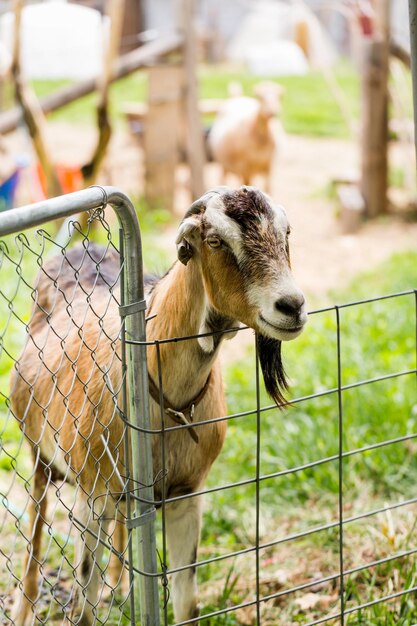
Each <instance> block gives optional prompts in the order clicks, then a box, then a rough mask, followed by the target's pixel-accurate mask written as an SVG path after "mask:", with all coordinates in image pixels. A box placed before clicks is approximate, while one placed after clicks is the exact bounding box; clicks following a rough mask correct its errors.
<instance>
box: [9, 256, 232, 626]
mask: <svg viewBox="0 0 417 626" xmlns="http://www.w3.org/2000/svg"><path fill="white" fill-rule="evenodd" d="M89 255H92V256H93V257H94V258H95V259H100V258H101V257H102V256H103V251H101V250H100V249H98V248H97V247H96V246H91V247H90V249H89ZM89 255H87V256H85V255H84V254H83V253H82V249H81V248H75V249H73V250H72V251H70V252H69V253H68V254H67V257H66V259H68V261H69V263H68V262H67V260H65V261H63V259H62V257H61V258H59V257H56V258H54V259H51V261H49V262H48V263H47V264H46V265H45V266H44V268H43V271H42V272H41V274H40V278H39V282H38V286H37V293H38V299H37V301H36V304H35V307H34V312H33V316H32V319H31V322H30V325H29V335H28V339H27V343H26V346H25V349H24V351H23V353H22V356H21V358H20V360H19V367H18V370H16V371H15V373H14V374H13V377H12V389H13V393H12V399H13V401H12V409H13V412H14V414H15V416H16V417H17V418H18V420H19V422H20V424H21V428H22V430H23V432H24V434H25V436H26V437H27V438H28V439H29V441H30V442H31V445H32V448H33V451H34V457H35V458H36V456H37V455H39V456H40V463H41V465H40V470H39V471H37V473H36V475H35V482H36V485H35V487H34V493H36V494H37V496H36V499H37V501H42V502H43V504H44V506H46V488H47V484H46V486H45V485H44V487H43V488H42V486H41V483H42V481H43V482H45V479H44V476H45V473H46V475H49V476H50V478H51V479H52V480H56V479H65V480H67V481H68V482H70V483H72V484H76V485H79V486H81V490H80V493H79V496H80V499H81V501H83V500H89V499H91V500H93V511H94V514H95V516H102V517H105V518H114V517H116V515H117V508H118V506H119V503H118V501H119V500H120V492H121V484H120V479H119V477H118V474H119V475H121V476H125V475H126V469H125V463H124V445H123V443H124V429H125V426H124V423H123V421H122V420H121V418H120V416H119V414H118V411H117V409H116V406H117V398H118V396H119V397H120V390H121V384H122V370H121V358H120V339H119V335H120V326H121V322H120V316H119V312H118V306H117V296H118V294H117V290H116V293H114V291H115V290H113V293H114V296H116V298H115V297H114V296H113V295H109V285H115V284H116V279H117V275H118V257H117V256H116V255H114V254H112V255H110V257H107V258H106V257H104V261H102V262H101V263H100V273H99V274H97V264H96V262H95V260H93V259H91V258H90V256H89ZM74 268H75V269H74ZM171 272H175V273H179V274H180V275H181V274H183V273H184V272H186V269H185V268H183V267H182V266H180V265H179V264H177V265H176V267H174V268H172V270H171ZM103 275H104V276H105V279H103ZM178 281H179V282H180V283H182V284H181V291H180V292H179V293H180V294H181V298H180V299H181V300H182V302H178V301H177V300H176V298H175V297H174V296H173V295H172V294H169V293H166V291H167V288H166V286H165V283H166V282H168V283H169V284H170V285H171V284H172V276H170V277H169V279H168V277H165V279H161V281H160V282H159V283H158V284H157V285H156V286H155V287H154V288H153V291H152V294H151V297H150V301H151V305H150V315H152V313H153V312H154V311H155V312H157V311H158V307H159V303H160V302H161V300H163V301H164V307H165V310H164V315H158V313H157V317H156V318H155V320H154V321H152V322H150V323H149V324H148V327H149V332H148V340H149V341H152V340H153V339H162V338H166V337H175V336H180V335H181V334H184V333H183V331H184V328H185V329H186V333H187V334H196V333H198V330H199V324H200V319H199V317H198V311H197V312H196V310H195V307H192V306H191V307H189V306H188V305H187V304H186V300H184V299H183V296H185V297H186V296H187V291H188V289H189V288H187V283H188V282H189V281H188V280H186V281H184V280H182V279H181V277H180V276H178V278H177V282H176V284H177V285H178ZM190 287H191V289H194V290H195V289H196V285H195V284H194V281H193V280H191V286H190ZM93 290H94V297H93V303H92V302H91V298H90V296H91V294H92V292H93ZM195 295H196V294H195V292H194V297H195ZM69 302H70V303H71V304H70V305H69V304H68V303H69ZM97 307H98V308H97ZM167 307H171V308H172V311H169V310H167ZM178 307H181V308H182V309H184V310H187V311H188V313H189V319H188V323H186V324H185V327H184V326H183V329H182V331H181V328H176V326H175V320H176V319H178V313H179V311H178ZM180 317H181V316H180ZM184 318H185V320H186V319H187V315H186V314H185V315H184ZM183 322H184V319H183ZM173 353H174V354H173ZM148 358H149V374H150V376H151V377H152V378H153V380H156V381H157V380H158V366H157V362H156V354H155V351H154V349H152V348H150V349H149V356H148ZM171 363H175V368H172V367H170V364H171ZM161 365H162V367H161V371H162V375H163V377H164V394H165V396H166V397H167V398H169V399H170V401H171V402H172V403H173V404H174V405H175V406H179V407H181V406H183V405H185V404H186V403H187V402H188V401H190V400H191V399H192V398H193V397H194V396H195V395H196V393H197V392H198V390H199V389H201V387H202V386H203V384H204V381H205V380H207V378H208V376H209V374H210V383H209V385H208V389H207V392H206V394H205V396H204V398H203V399H202V401H201V402H200V403H199V404H198V406H197V407H196V409H195V413H194V416H193V421H194V422H200V421H204V420H206V419H210V418H212V417H221V416H223V415H225V413H226V407H225V400H224V393H223V384H222V380H221V372H220V368H219V365H218V363H217V362H216V361H214V360H213V357H211V358H210V357H207V356H206V355H204V353H203V352H202V350H201V349H200V348H199V347H198V346H197V343H196V341H194V342H193V345H192V346H190V345H185V344H184V343H182V342H180V343H173V344H171V345H167V346H164V347H161ZM196 373H197V374H196ZM150 406H151V425H152V428H154V429H155V430H160V429H161V411H160V407H159V405H158V404H157V403H156V402H155V401H154V400H151V404H150ZM165 419H166V418H165ZM169 426H175V423H174V422H171V421H170V420H169V418H168V419H166V421H165V427H167V428H168V427H169ZM225 430H226V428H225V423H224V422H218V423H214V424H207V425H205V426H202V427H199V428H198V437H199V443H198V445H196V443H195V442H194V441H193V440H192V439H191V437H190V436H189V433H188V432H187V431H186V430H184V429H179V430H176V431H173V432H169V431H168V432H167V433H165V458H164V459H162V454H161V442H160V437H159V436H158V435H155V436H154V442H153V460H154V475H155V478H157V477H159V479H160V477H161V475H162V474H161V470H164V472H166V478H165V481H164V487H165V497H175V496H180V495H186V494H190V493H192V492H194V491H197V490H199V489H200V488H201V487H202V485H203V483H204V480H205V478H206V476H207V473H208V471H209V469H210V466H211V464H212V462H213V461H214V459H215V458H216V456H217V455H218V453H219V451H220V449H221V447H222V444H223V440H224V436H225ZM103 436H104V439H105V440H106V444H107V445H106V447H105V446H104V443H103V439H102V437H103ZM106 448H107V449H106ZM108 452H110V454H111V457H112V458H110V456H109V454H108ZM112 460H115V461H116V463H117V466H118V473H116V472H115V471H114V465H113V461H112ZM97 496H101V497H97ZM102 496H105V497H102ZM155 496H156V499H157V500H158V499H160V498H161V497H162V483H161V480H157V481H156V484H155ZM195 500H196V502H195V505H194V508H195V509H197V510H198V509H199V503H198V502H197V499H195ZM32 504H33V505H35V502H33V503H32ZM83 506H84V508H86V506H87V505H86V504H83V502H80V507H79V508H80V509H82V507H83ZM171 508H172V509H176V510H177V509H178V508H180V505H177V506H176V507H174V506H171ZM188 508H190V507H188ZM80 515H81V516H82V513H81V514H80ZM86 516H87V517H88V511H86ZM197 518H199V514H196V519H197ZM41 522H42V520H39V519H38V521H37V523H38V524H39V523H41ZM198 532H199V523H198V519H197V521H196V524H195V525H194V530H193V532H192V533H191V531H190V530H189V531H188V532H187V536H188V540H190V539H191V537H192V536H194V537H195V539H194V541H192V542H191V553H192V552H193V551H194V552H195V551H196V547H197V546H196V543H197V537H198ZM38 534H39V533H38ZM172 534H173V538H172V541H171V550H175V544H176V542H177V540H178V539H177V535H178V531H176V532H174V533H172ZM39 544H40V541H39ZM84 549H85V551H86V552H87V557H90V556H91V555H90V554H89V553H88V548H84ZM191 556H192V554H191ZM81 558H82V557H81ZM184 558H185V560H184ZM187 558H188V556H187V554H185V555H183V554H179V555H178V556H177V561H176V563H175V565H176V566H180V565H184V564H186V563H187V562H190V561H191V558H190V559H189V561H187ZM82 569H83V568H82V567H81V568H80V571H81V570H82ZM84 569H86V568H84ZM90 569H91V564H90ZM117 576H119V574H117ZM187 576H188V574H187ZM119 577H120V576H119ZM182 577H184V575H182ZM180 578H181V575H180ZM83 579H85V576H84V577H82V573H80V583H81V584H80V586H81V587H82V586H83V585H84V582H83ZM180 582H181V581H180ZM28 585H29V587H30V588H32V589H34V585H33V582H32V581H31V580H30V581H28ZM85 586H87V583H86V584H85ZM29 587H28V588H29ZM29 597H30V594H29ZM189 602H191V603H195V600H194V598H193V597H190V598H189ZM86 608H87V609H88V608H89V607H86ZM90 608H91V607H90ZM28 610H30V607H29V606H28V607H27V611H26V619H27V615H29V613H28ZM188 614H189V613H188ZM180 616H181V614H180ZM16 623H19V622H18V621H16ZM21 623H22V624H25V623H26V622H25V621H24V620H23V621H22V622H21ZM86 623H89V622H86Z"/></svg>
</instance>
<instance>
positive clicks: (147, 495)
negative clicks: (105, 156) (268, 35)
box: [0, 190, 417, 626]
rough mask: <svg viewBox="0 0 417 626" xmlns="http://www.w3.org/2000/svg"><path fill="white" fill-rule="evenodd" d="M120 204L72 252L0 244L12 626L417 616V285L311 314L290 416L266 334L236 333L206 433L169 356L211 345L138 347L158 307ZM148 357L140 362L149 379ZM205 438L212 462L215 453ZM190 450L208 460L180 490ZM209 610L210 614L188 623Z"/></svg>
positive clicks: (64, 247)
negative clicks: (267, 370) (262, 347)
mask: <svg viewBox="0 0 417 626" xmlns="http://www.w3.org/2000/svg"><path fill="white" fill-rule="evenodd" d="M97 193H98V197H99V199H100V194H99V190H98V191H97ZM105 200H106V198H104V199H103V200H102V201H101V203H100V202H97V198H95V200H94V202H95V204H96V205H98V206H97V207H96V208H98V209H99V211H98V212H95V213H94V215H92V216H91V217H90V220H89V221H88V222H87V225H86V226H85V227H84V228H82V227H81V226H79V225H78V224H77V222H75V225H74V226H73V228H72V232H71V233H70V234H69V235H68V237H66V238H65V240H64V241H61V242H59V243H58V242H57V239H56V237H55V236H52V235H50V234H48V227H45V230H43V229H41V230H39V229H38V230H35V231H33V232H30V233H28V234H20V235H18V236H17V237H16V236H15V235H13V236H12V237H10V238H6V239H5V238H4V237H3V242H2V245H1V274H0V275H1V277H2V280H1V288H0V309H1V311H2V313H1V316H0V323H1V338H2V339H1V356H0V376H1V450H0V492H1V517H0V615H1V619H2V621H3V623H5V624H9V623H15V624H32V623H33V624H36V623H48V624H60V623H72V624H77V623H78V624H84V623H96V624H128V623H132V624H135V623H136V624H138V623H142V624H145V623H146V624H152V625H155V626H156V625H157V624H158V623H159V622H161V623H163V624H164V625H168V624H170V625H172V624H193V623H194V624H195V623H201V624H211V625H214V624H216V625H217V624H218V625H220V624H225V625H226V624H227V625H233V624H242V625H245V624H246V625H249V624H250V625H253V624H263V625H264V626H272V624H275V625H276V624H282V625H284V624H285V625H286V626H287V625H290V624H304V625H305V626H307V625H308V626H313V624H321V623H323V624H325V623H327V624H368V623H369V624H378V623H387V624H391V623H392V624H394V623H400V622H399V618H398V615H400V614H401V612H402V614H404V615H405V614H407V615H408V616H409V619H410V621H409V622H407V621H405V622H404V623H410V624H411V623H413V619H414V622H415V621H416V620H417V609H416V608H415V605H414V601H413V594H414V592H415V591H416V590H417V582H416V570H415V558H414V557H415V554H416V552H417V544H416V537H415V520H416V516H415V514H416V511H417V506H416V505H417V497H415V495H414V494H415V482H416V480H415V479H416V477H417V455H416V448H415V440H416V439H417V428H416V413H417V411H416V407H417V394H416V373H417V369H416V352H417V314H416V301H417V297H416V290H413V289H412V290H410V291H407V292H402V293H397V294H393V295H390V296H381V297H377V298H372V299H366V300H360V301H355V302H351V303H349V304H346V305H341V306H334V307H329V308H326V309H322V310H320V311H315V312H313V313H311V314H310V322H309V326H310V331H309V332H308V333H306V335H307V334H308V337H307V338H306V339H305V340H303V341H301V340H299V341H301V344H300V348H299V349H298V350H297V349H296V348H294V349H293V348H292V347H291V349H288V355H286V356H287V359H288V370H289V373H290V375H291V374H292V373H294V376H295V380H294V381H293V388H294V389H295V392H294V393H293V394H292V395H293V396H294V397H293V398H292V400H291V404H289V405H288V406H286V407H285V412H281V411H280V410H278V409H277V407H276V406H275V405H271V403H270V401H268V400H267V396H266V394H265V391H264V386H263V382H262V376H261V374H260V369H259V365H258V363H259V358H258V354H257V347H256V341H254V338H253V336H252V331H250V330H249V329H236V328H225V329H224V330H223V331H221V332H222V333H226V334H228V333H233V334H234V333H237V334H238V336H237V338H235V339H234V340H233V341H234V343H235V344H236V345H237V346H239V347H240V348H239V349H240V358H239V359H238V361H239V362H238V364H234V362H233V359H232V358H231V357H230V362H228V364H227V367H226V368H225V369H226V381H227V389H228V394H227V395H228V405H229V412H228V413H227V414H226V411H225V407H224V406H223V405H222V404H221V403H219V406H218V407H217V412H216V413H215V417H212V418H210V419H209V420H205V421H204V422H200V421H198V420H195V419H194V411H195V410H196V406H197V408H201V407H203V409H204V402H205V396H204V394H203V395H202V396H201V397H200V391H201V390H199V389H196V390H195V393H194V391H192V393H191V396H192V397H193V401H192V402H191V403H190V404H189V405H187V406H186V407H184V406H180V407H179V408H178V406H174V405H171V393H172V380H173V378H174V379H175V370H173V368H172V365H171V362H170V361H169V360H167V350H168V351H169V350H173V351H174V352H175V353H182V351H184V350H185V351H187V350H188V351H191V352H190V354H191V353H192V351H193V350H194V348H195V345H196V340H197V336H195V335H192V336H186V337H181V336H174V337H171V338H167V337H166V336H161V337H160V338H159V339H158V340H153V341H146V340H145V338H144V336H140V333H139V334H138V333H134V332H131V327H129V326H128V327H127V331H128V332H126V324H128V323H130V322H131V320H129V315H130V314H132V315H131V317H135V315H136V314H138V313H140V314H141V315H142V314H143V313H144V305H143V300H142V299H141V297H140V294H139V296H138V295H136V296H135V297H132V298H131V301H129V303H127V302H126V301H125V300H124V299H123V296H122V295H121V294H124V293H126V291H127V290H126V288H125V285H124V282H127V283H129V284H130V285H131V284H132V282H134V280H137V275H136V274H134V276H133V278H132V276H131V275H130V274H129V272H131V271H132V262H130V263H127V262H126V260H125V259H126V257H125V250H123V245H122V250H120V244H119V234H118V230H117V229H116V235H115V234H114V230H115V229H114V227H113V226H111V225H110V223H109V222H110V221H111V220H109V219H108V217H107V214H104V213H103V211H102V205H103V204H105V203H106V202H105ZM94 202H93V204H94ZM65 211H66V212H67V213H69V212H71V202H69V201H68V205H67V206H66V208H65ZM95 224H97V225H98V227H94V228H93V225H95ZM50 228H51V225H50ZM50 228H49V230H50ZM93 230H94V232H93ZM8 232H9V231H8ZM135 236H137V237H138V235H137V234H136V235H135ZM96 240H99V243H97V241H96ZM122 241H124V238H123V237H122ZM120 252H121V254H120ZM120 256H121V264H120V262H119V261H120V259H119V257H120ZM126 266H127V270H128V271H127V275H126V272H124V271H122V270H123V269H126ZM139 282H141V276H139ZM154 285H155V282H154V281H151V283H150V284H149V289H150V290H152V289H153V288H154ZM139 291H140V290H139ZM120 314H121V315H120ZM148 315H149V321H148V323H151V318H152V319H154V318H153V315H156V316H157V315H158V310H156V311H155V312H154V311H150V312H148ZM399 326H401V328H402V331H401V334H400V333H399V331H398V330H397V327H399ZM202 336H203V337H204V338H207V337H214V339H215V337H217V336H218V335H217V334H216V335H213V333H209V332H208V333H203V335H202V334H199V336H198V337H199V338H200V339H201V338H202ZM303 342H304V343H303ZM230 345H233V342H232V343H231V344H230ZM242 346H243V348H242ZM135 349H139V350H140V351H141V354H143V352H144V351H145V350H146V351H147V355H148V362H149V364H150V366H151V368H152V369H151V371H152V372H154V374H153V376H152V377H151V378H149V381H148V370H147V368H146V366H145V365H146V363H144V361H143V360H142V362H141V366H140V368H139V369H140V370H141V373H140V376H141V381H142V382H140V380H139V377H138V369H136V370H135V369H134V368H133V366H132V360H131V354H130V351H131V350H135ZM292 352H293V355H294V356H292V354H291V353H292ZM187 354H188V353H187ZM190 358H191V357H190ZM291 359H292V360H291ZM300 361H301V363H300ZM217 375H218V373H216V372H215V373H214V374H210V376H209V378H207V383H206V384H207V386H210V385H211V384H213V379H212V377H213V376H217ZM10 380H11V382H10ZM138 381H139V382H138ZM144 381H145V383H144ZM148 383H149V391H150V400H149V401H150V403H151V409H152V415H153V421H152V427H151V426H150V424H148V425H147V424H146V422H143V421H135V418H134V416H132V415H131V403H132V401H133V396H135V395H138V394H139V395H140V391H141V390H140V389H139V391H138V394H136V393H135V392H132V390H133V389H135V390H136V389H137V388H138V386H139V387H140V384H142V385H143V384H146V385H147V384H148ZM189 384H190V388H191V385H192V381H190V382H189ZM193 405H194V406H193ZM146 411H147V407H146V405H145V406H144V407H143V406H142V407H140V409H139V411H138V413H139V414H141V413H146ZM129 417H130V419H129ZM68 424H71V429H70V428H69V427H68ZM226 424H227V425H228V434H227V437H226V440H225V444H224V447H223V450H222V453H221V455H220V457H219V458H218V459H217V461H216V463H214V465H213V468H212V470H211V472H210V474H209V477H208V480H207V484H205V479H206V476H205V473H207V472H206V471H205V472H204V475H201V476H196V475H195V474H196V472H197V468H198V467H200V465H201V458H199V456H200V455H201V456H204V457H209V456H210V455H212V456H213V457H215V455H216V453H217V447H219V446H221V439H222V436H223V434H224V433H223V431H224V429H225V426H226ZM204 430H206V432H207V431H208V430H209V431H210V433H211V437H212V438H214V439H215V440H216V442H215V443H214V444H213V446H214V447H215V448H216V450H213V451H210V450H208V449H206V448H204V449H202V445H201V442H202V441H203V439H204V434H203V433H204ZM150 438H151V439H152V452H153V475H152V476H151V477H149V476H148V477H146V476H143V474H141V472H143V468H142V467H140V466H139V464H140V462H141V461H142V460H143V455H144V454H147V453H149V449H148V451H147V452H146V450H145V452H143V450H144V448H141V447H140V446H142V445H143V440H145V444H146V441H149V439H150ZM132 440H134V441H133V442H132ZM28 442H29V445H28ZM174 444H176V445H174ZM178 444H180V445H178ZM181 446H185V447H184V448H183V447H181ZM185 449H192V450H193V458H191V459H189V460H188V462H187V465H186V467H185V469H184V475H182V476H175V477H174V478H175V479H173V472H172V467H173V466H174V465H175V463H176V462H177V459H176V455H178V456H179V457H182V456H184V454H185V453H184V450H185ZM129 459H131V461H129ZM206 461H207V462H206V464H205V467H206V468H207V469H208V467H209V466H210V464H211V459H210V458H208V460H207V459H206ZM135 466H136V467H135ZM48 493H49V495H48V500H47V494H48ZM203 498H204V502H205V503H204V510H205V512H204V518H203V526H202V529H201V534H202V543H201V546H200V549H199V551H198V555H197V554H196V545H197V538H198V535H199V533H200V527H199V510H200V508H201V506H202V500H203ZM157 509H159V513H160V514H159V515H158V517H157V526H156V531H155V529H154V526H153V520H154V518H155V512H156V510H157ZM185 515H188V516H189V517H188V518H187V519H189V522H188V523H187V525H185V526H184V523H183V521H184V516H185ZM41 522H43V524H41ZM148 522H152V523H148ZM138 530H139V531H140V532H137V531H138ZM146 533H148V537H147V536H146ZM80 537H81V541H80ZM143 544H146V549H147V550H148V551H149V553H151V554H153V555H154V557H155V561H154V562H152V560H151V559H148V556H147V555H146V554H145V555H144V554H143V549H142V546H143ZM184 546H185V548H184ZM178 550H179V551H180V554H177V552H178ZM156 559H157V565H156ZM195 573H196V574H197V578H198V580H199V592H198V594H196V590H195V587H194V582H193V576H194V574H195ZM190 581H191V584H190ZM156 584H157V585H158V588H157V591H158V593H159V598H157V600H156V601H155V598H152V594H154V593H155V588H156V587H155V585H156ZM195 595H197V597H198V601H199V604H200V605H201V614H200V616H197V611H196V612H195V615H194V616H193V617H190V618H187V619H182V618H181V611H182V608H181V603H182V604H185V605H187V603H188V602H194V600H195ZM175 597H177V598H179V599H180V600H175ZM173 601H174V602H175V601H176V602H177V607H176V616H174V614H173V608H172V605H173ZM178 602H179V604H178ZM140 604H141V611H142V612H141V618H139V610H138V606H139V605H140ZM144 606H145V610H144ZM382 610H386V615H385V617H384V619H385V622H380V621H378V620H381V619H382V617H381V615H383V614H382V613H379V611H382ZM387 615H392V616H393V617H392V622H390V621H389V620H388V618H387ZM178 616H180V617H179V619H178ZM140 619H141V621H140ZM83 620H84V621H83ZM86 620H87V621H86Z"/></svg>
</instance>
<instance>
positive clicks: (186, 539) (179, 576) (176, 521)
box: [166, 497, 201, 621]
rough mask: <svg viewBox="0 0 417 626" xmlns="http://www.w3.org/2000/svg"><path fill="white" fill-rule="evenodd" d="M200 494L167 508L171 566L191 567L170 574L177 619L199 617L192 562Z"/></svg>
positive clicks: (194, 568) (197, 533) (198, 522)
mask: <svg viewBox="0 0 417 626" xmlns="http://www.w3.org/2000/svg"><path fill="white" fill-rule="evenodd" d="M200 526H201V498H200V497H194V498H190V499H187V500H180V501H178V502H175V503H172V504H169V505H168V506H167V508H166V527H167V540H168V550H169V559H170V568H172V569H175V568H177V567H182V566H183V565H189V566H190V567H189V568H187V569H184V570H181V571H180V572H176V573H174V574H172V597H173V604H174V616H175V620H176V621H183V620H186V619H191V618H193V617H198V615H199V610H198V603H197V576H196V567H195V563H196V561H197V549H198V542H199V539H200Z"/></svg>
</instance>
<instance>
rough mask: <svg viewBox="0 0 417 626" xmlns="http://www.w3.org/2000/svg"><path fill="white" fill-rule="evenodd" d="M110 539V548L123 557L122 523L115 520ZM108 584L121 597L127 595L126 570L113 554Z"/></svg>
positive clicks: (124, 538) (124, 529)
mask: <svg viewBox="0 0 417 626" xmlns="http://www.w3.org/2000/svg"><path fill="white" fill-rule="evenodd" d="M111 537H112V546H113V548H114V549H115V551H116V552H118V553H119V554H122V555H124V554H125V553H126V541H127V536H126V528H125V524H124V522H122V521H120V520H116V521H115V523H114V528H113V532H112V534H111ZM109 582H110V586H111V588H112V589H113V590H114V589H117V588H119V589H120V591H121V593H122V594H123V595H127V591H128V589H127V585H128V582H129V581H128V577H127V570H126V567H125V566H124V563H123V561H121V560H120V559H119V557H118V556H116V555H115V554H113V553H112V554H111V556H110V563H109Z"/></svg>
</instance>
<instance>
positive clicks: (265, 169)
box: [208, 82, 282, 193]
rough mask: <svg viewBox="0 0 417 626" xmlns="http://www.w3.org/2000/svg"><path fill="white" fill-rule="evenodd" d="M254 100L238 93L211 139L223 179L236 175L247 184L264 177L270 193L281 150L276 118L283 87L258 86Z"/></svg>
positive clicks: (225, 108) (228, 103)
mask: <svg viewBox="0 0 417 626" xmlns="http://www.w3.org/2000/svg"><path fill="white" fill-rule="evenodd" d="M254 93H255V97H254V98H249V97H245V96H242V95H237V94H236V91H235V92H234V95H232V97H231V98H229V100H227V101H226V102H225V104H224V106H223V107H222V108H221V109H220V111H219V114H218V116H217V117H216V119H215V120H214V122H213V125H212V128H211V130H210V133H209V136H208V147H209V150H210V152H211V155H212V157H213V158H214V160H215V161H217V162H218V163H219V164H220V165H221V166H222V168H223V176H224V178H225V177H226V176H227V174H229V173H230V174H235V175H237V176H238V177H240V178H241V180H242V182H243V183H244V184H245V185H250V184H251V183H253V182H254V177H256V176H258V175H261V176H263V177H264V180H265V191H266V192H267V193H271V183H272V173H273V167H274V165H275V162H276V155H277V149H278V135H279V124H278V120H276V119H274V118H275V117H276V115H277V113H278V112H279V109H280V97H281V94H282V88H281V87H280V86H279V85H277V84H276V83H272V82H263V83H259V84H258V85H256V88H255V92H254Z"/></svg>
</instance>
